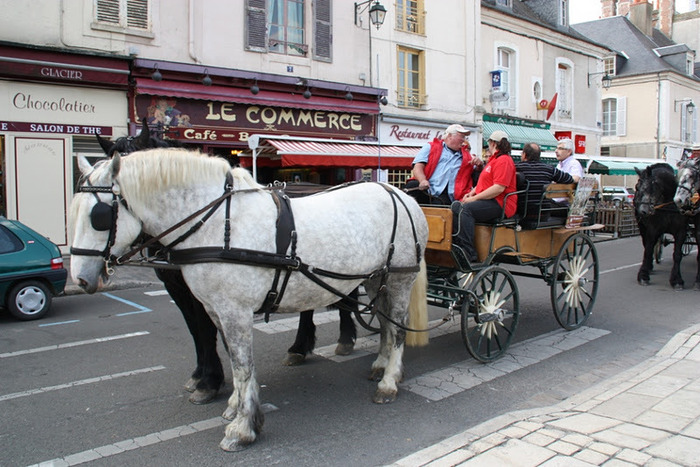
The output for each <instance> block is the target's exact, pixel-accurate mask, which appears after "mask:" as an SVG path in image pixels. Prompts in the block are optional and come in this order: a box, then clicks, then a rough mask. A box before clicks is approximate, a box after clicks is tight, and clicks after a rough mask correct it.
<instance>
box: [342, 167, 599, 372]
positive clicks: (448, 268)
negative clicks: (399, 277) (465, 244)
mask: <svg viewBox="0 0 700 467" xmlns="http://www.w3.org/2000/svg"><path fill="white" fill-rule="evenodd" d="M519 185H520V187H519V188H520V189H519V190H518V191H516V192H515V193H512V194H509V195H507V196H513V195H518V197H519V200H520V201H519V209H518V213H517V214H516V216H514V217H512V218H504V217H501V218H499V219H497V220H496V221H494V222H492V223H482V224H477V225H476V228H475V238H474V244H475V247H476V250H477V256H478V263H470V262H469V261H468V260H467V259H466V258H464V257H463V256H461V255H455V254H454V253H453V250H452V231H453V228H452V225H453V214H452V211H451V210H450V209H449V208H446V207H437V206H422V209H423V213H424V214H425V216H426V219H427V221H428V229H429V235H428V244H427V247H426V251H425V258H426V262H427V264H428V290H427V301H428V304H430V305H433V306H436V307H440V308H444V309H447V310H448V316H450V317H452V316H453V315H455V314H459V315H460V316H461V333H462V340H463V342H464V345H465V346H466V348H467V350H468V352H469V353H470V354H471V355H472V357H474V358H475V359H476V360H478V361H480V362H484V363H486V362H490V361H493V360H496V359H498V358H499V357H501V356H503V354H504V353H505V352H506V351H507V349H508V347H509V345H510V343H511V340H512V339H513V336H514V334H515V330H516V327H517V325H518V321H519V319H520V294H519V291H518V286H517V283H516V281H515V278H514V276H521V277H530V278H537V279H542V280H543V281H544V282H545V283H546V284H547V285H548V286H549V288H550V301H551V304H552V309H553V311H554V316H555V318H556V320H557V322H558V323H559V325H560V326H561V327H562V328H564V329H566V330H574V329H577V328H579V327H581V326H583V325H584V324H585V323H586V321H587V320H588V318H589V317H590V315H591V313H592V311H593V306H594V304H595V299H596V295H597V292H598V284H599V282H598V276H599V265H598V254H597V252H596V248H595V244H594V243H593V241H592V240H591V238H590V237H589V232H591V231H593V230H598V229H601V228H602V227H603V226H602V225H600V224H592V222H591V219H594V218H595V215H594V213H591V205H592V204H594V203H593V201H592V200H594V198H595V194H596V193H595V180H593V179H587V178H584V179H582V180H581V182H579V184H578V186H577V185H573V184H572V185H568V184H551V185H549V186H548V187H547V189H546V190H545V191H544V193H543V194H542V196H541V199H539V200H538V203H536V205H537V206H538V211H539V212H537V213H534V214H535V215H533V216H528V215H527V211H526V209H527V206H528V204H529V203H528V202H527V197H528V189H527V182H526V181H521V182H520V183H519ZM555 198H566V199H568V200H569V201H570V202H571V207H570V210H569V212H568V215H563V216H562V215H561V212H557V211H560V209H561V208H557V207H554V206H553V205H552V204H551V203H548V202H547V201H548V200H550V199H555ZM532 269H535V270H537V271H538V272H528V271H532ZM355 316H356V318H357V320H358V322H359V323H360V324H361V325H362V326H363V327H365V328H366V329H369V330H372V331H377V330H378V328H377V326H376V324H374V320H375V319H376V316H375V315H374V314H373V313H372V312H371V311H365V312H362V311H358V312H356V313H355Z"/></svg>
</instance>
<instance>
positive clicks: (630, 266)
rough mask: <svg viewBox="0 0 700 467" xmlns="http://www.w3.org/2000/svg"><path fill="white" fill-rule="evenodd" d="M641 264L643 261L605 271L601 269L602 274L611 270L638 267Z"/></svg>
mask: <svg viewBox="0 0 700 467" xmlns="http://www.w3.org/2000/svg"><path fill="white" fill-rule="evenodd" d="M641 265H642V263H634V264H628V265H626V266H620V267H617V268H612V269H607V270H605V271H600V274H607V273H609V272H615V271H622V270H623V269H629V268H636V267H637V266H641Z"/></svg>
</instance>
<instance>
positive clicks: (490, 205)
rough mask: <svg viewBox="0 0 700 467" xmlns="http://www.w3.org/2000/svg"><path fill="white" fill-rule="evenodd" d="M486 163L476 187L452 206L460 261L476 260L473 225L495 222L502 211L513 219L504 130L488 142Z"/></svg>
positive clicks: (512, 184)
mask: <svg viewBox="0 0 700 467" xmlns="http://www.w3.org/2000/svg"><path fill="white" fill-rule="evenodd" d="M488 145H489V153H490V154H491V156H490V157H489V161H488V163H487V164H486V166H485V167H484V170H482V171H481V175H480V176H479V181H478V183H477V184H476V187H475V188H474V189H472V190H471V191H470V192H469V193H467V194H466V195H464V197H463V198H461V199H459V200H457V201H455V202H454V203H453V204H452V211H453V212H454V213H455V214H456V216H457V219H458V224H457V226H458V227H457V232H456V233H455V234H454V236H453V239H454V242H453V253H454V254H455V256H457V257H458V258H460V261H464V259H467V260H468V261H469V262H470V263H473V262H476V261H478V258H477V252H476V248H475V247H474V228H475V225H476V222H489V221H492V220H496V219H498V218H499V217H500V216H501V213H503V212H505V216H506V217H512V216H513V215H515V212H516V211H517V209H518V196H517V195H513V196H509V197H508V198H506V195H507V194H508V193H512V192H514V191H516V190H517V188H516V178H515V162H514V161H513V158H512V157H510V151H511V146H510V142H509V141H508V135H507V134H506V132H505V131H501V130H496V131H494V132H493V133H491V135H490V136H489V139H488Z"/></svg>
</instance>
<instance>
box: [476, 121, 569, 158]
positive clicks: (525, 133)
mask: <svg viewBox="0 0 700 467" xmlns="http://www.w3.org/2000/svg"><path fill="white" fill-rule="evenodd" d="M496 130H502V131H505V132H506V134H508V140H509V141H510V144H511V146H513V148H514V149H522V147H523V145H524V144H525V143H537V144H539V145H540V148H541V149H542V150H543V151H553V150H554V149H556V147H557V139H556V138H555V137H554V135H553V134H552V132H551V131H549V130H547V129H544V128H535V127H528V126H521V125H511V124H508V123H497V122H489V121H486V120H484V122H483V132H484V140H486V139H487V138H488V137H489V135H490V134H491V133H493V132H494V131H496ZM484 144H486V143H484Z"/></svg>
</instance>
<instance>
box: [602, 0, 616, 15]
mask: <svg viewBox="0 0 700 467" xmlns="http://www.w3.org/2000/svg"><path fill="white" fill-rule="evenodd" d="M600 3H602V5H601V15H600V16H601V18H611V17H613V16H615V15H617V0H601V1H600Z"/></svg>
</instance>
